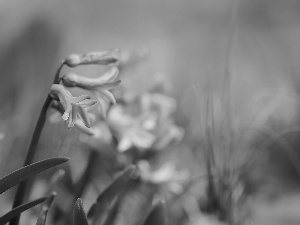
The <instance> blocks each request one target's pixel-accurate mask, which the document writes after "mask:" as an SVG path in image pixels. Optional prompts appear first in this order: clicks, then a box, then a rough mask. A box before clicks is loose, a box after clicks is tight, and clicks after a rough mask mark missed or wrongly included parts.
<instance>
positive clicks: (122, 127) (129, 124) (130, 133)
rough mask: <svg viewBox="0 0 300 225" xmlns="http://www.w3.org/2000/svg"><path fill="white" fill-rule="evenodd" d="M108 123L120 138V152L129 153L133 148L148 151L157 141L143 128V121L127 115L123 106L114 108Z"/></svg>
mask: <svg viewBox="0 0 300 225" xmlns="http://www.w3.org/2000/svg"><path fill="white" fill-rule="evenodd" d="M107 122H108V124H109V126H110V127H111V129H112V130H113V131H114V132H115V133H116V135H117V136H118V139H119V142H118V151H119V152H124V151H127V150H129V149H130V148H131V147H136V148H138V149H141V150H143V149H147V148H150V147H151V146H152V145H153V143H154V141H155V136H154V135H152V134H151V133H149V132H148V131H147V130H146V129H145V128H144V127H143V126H142V123H141V119H140V118H139V117H138V116H137V117H135V116H133V115H131V114H129V113H127V112H126V111H125V108H124V106H122V105H117V106H114V107H112V109H111V110H110V112H109V115H108V118H107Z"/></svg>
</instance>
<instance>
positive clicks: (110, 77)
mask: <svg viewBox="0 0 300 225" xmlns="http://www.w3.org/2000/svg"><path fill="white" fill-rule="evenodd" d="M118 75H119V70H118V68H117V67H111V68H110V69H108V70H107V71H106V72H105V73H104V74H103V75H102V76H100V77H96V78H89V77H84V76H79V75H77V74H74V73H70V74H66V75H64V76H62V78H61V81H62V83H63V84H64V86H66V87H80V88H82V89H86V90H90V91H92V92H93V93H94V94H95V96H96V98H97V100H98V102H99V105H100V108H101V111H102V114H103V115H104V117H105V115H106V108H107V106H106V104H107V103H106V102H107V101H108V102H112V103H113V104H115V103H116V100H115V97H114V96H113V94H112V93H111V92H110V91H109V90H111V89H113V88H114V87H116V86H117V85H118V84H120V83H121V81H120V80H116V78H117V77H118Z"/></svg>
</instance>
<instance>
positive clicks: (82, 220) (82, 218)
mask: <svg viewBox="0 0 300 225" xmlns="http://www.w3.org/2000/svg"><path fill="white" fill-rule="evenodd" d="M73 224H74V225H89V224H88V221H87V218H86V214H85V212H84V207H83V202H82V200H81V198H78V199H77V201H76V202H75V205H74V209H73Z"/></svg>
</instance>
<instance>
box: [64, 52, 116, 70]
mask: <svg viewBox="0 0 300 225" xmlns="http://www.w3.org/2000/svg"><path fill="white" fill-rule="evenodd" d="M118 61H119V54H118V49H113V50H108V51H101V52H90V53H86V54H72V55H69V56H68V57H67V58H66V59H65V60H64V63H65V64H66V65H67V66H69V67H76V66H79V65H90V64H99V65H109V64H112V63H116V62H118Z"/></svg>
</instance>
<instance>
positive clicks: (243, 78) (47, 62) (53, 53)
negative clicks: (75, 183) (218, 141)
mask: <svg viewBox="0 0 300 225" xmlns="http://www.w3.org/2000/svg"><path fill="white" fill-rule="evenodd" d="M0 36H1V38H0V69H1V72H0V74H1V75H0V76H1V81H0V104H1V108H0V138H1V139H0V148H1V150H0V175H1V177H3V176H4V175H5V174H8V173H10V172H11V171H13V170H15V169H17V168H19V167H20V166H21V165H22V162H23V158H24V156H25V150H26V147H27V144H28V142H29V139H30V136H31V134H32V132H33V129H34V125H35V123H36V120H37V117H38V115H39V112H40V109H41V106H42V103H43V101H44V99H45V97H46V95H47V93H48V90H49V88H50V85H51V82H52V80H53V76H54V73H55V70H56V68H57V66H58V65H59V63H60V62H61V60H62V59H64V58H65V56H67V55H69V54H71V53H85V52H91V51H99V50H106V49H112V48H118V49H119V50H120V51H121V52H126V51H129V52H130V51H141V49H142V51H143V50H144V51H146V52H147V54H149V57H147V59H146V60H143V61H142V62H141V63H140V65H139V66H137V67H134V68H133V69H130V70H125V71H124V73H121V74H120V79H121V80H122V78H123V77H124V80H122V85H124V86H126V87H127V88H128V89H130V90H131V91H132V92H134V93H143V92H144V90H147V89H149V88H150V87H151V85H152V83H153V82H155V77H157V76H159V75H160V74H163V75H164V76H165V77H166V78H167V79H168V80H169V82H170V84H171V86H172V87H173V89H172V92H171V93H170V95H171V96H172V97H174V98H175V99H176V101H177V111H176V113H175V118H176V121H177V124H178V125H180V126H182V127H184V129H185V137H184V141H183V142H184V143H183V144H182V145H181V147H178V149H177V150H176V151H174V152H173V153H172V154H171V156H169V155H168V157H173V158H174V160H175V161H176V160H177V163H178V164H179V165H181V166H182V168H187V169H188V170H190V171H191V173H192V174H193V176H195V177H196V176H197V174H198V175H201V174H203V173H205V171H204V169H203V168H204V167H205V166H204V165H202V164H201V157H200V158H199V159H196V160H195V158H193V156H192V153H191V152H192V150H190V149H191V148H192V145H194V142H195V139H197V137H198V135H199V132H200V133H201V131H200V130H201V129H202V128H201V126H203V123H202V122H201V119H199V118H201V116H202V114H203V112H205V110H204V109H205V107H206V103H205V102H206V100H205V96H208V95H210V94H212V95H213V96H214V103H213V104H214V106H215V114H216V118H215V122H216V127H217V132H218V131H220V132H221V130H218V127H219V126H220V127H221V125H222V124H224V123H226V121H225V122H224V120H227V119H228V118H227V117H226V116H225V117H224V116H222V115H221V114H222V109H223V108H226V107H224V104H226V99H225V100H224V99H223V97H224V89H226V88H229V91H230V98H229V99H230V104H231V112H230V117H231V119H230V120H231V121H230V122H231V123H232V126H233V129H234V130H235V131H236V132H237V133H238V134H241V133H242V132H244V130H243V128H242V127H243V126H242V124H252V125H253V126H254V127H255V128H254V129H253V130H252V131H251V132H250V133H251V134H250V136H251V140H250V144H249V142H247V152H246V155H247V156H246V158H243V162H245V161H252V160H253V161H254V165H255V166H254V167H253V170H252V169H251V170H249V171H247V172H248V173H247V177H250V178H249V182H250V183H251V188H252V186H253V188H252V189H253V190H255V191H253V192H255V194H253V195H251V209H252V210H251V211H252V216H251V220H249V221H248V224H251V223H252V222H253V223H252V224H264V225H265V224H266V225H267V224H279V225H280V224H281V225H282V224H299V223H300V216H299V215H300V214H299V206H300V193H299V190H300V189H299V188H300V185H299V184H300V183H299V175H300V152H299V147H300V139H299V129H298V128H299V92H300V80H299V72H300V64H299V62H298V61H299V58H300V41H299V40H300V2H299V1H297V0H285V1H282V0H251V1H250V0H185V1H183V0H152V1H146V0H126V1H124V0H102V1H97V0H87V1H79V0H64V1H58V0H52V1H46V0H32V1H26V2H25V1H21V0H13V1H7V0H0ZM76 71H77V72H78V73H79V74H87V75H91V76H95V75H97V74H98V73H100V72H101V71H102V70H101V68H99V67H97V66H91V67H82V68H78V69H77V70H76ZM122 76H123V77H122ZM228 78H229V79H228ZM228 81H229V84H228ZM158 82H159V81H158ZM226 85H227V86H226ZM225 92H226V90H225ZM203 96H204V97H203ZM203 98H204V100H203ZM266 126H268V129H271V132H266V133H264V132H260V131H258V130H260V129H261V130H266V128H265V127H266ZM222 129H225V131H224V132H226V128H224V127H223V128H222ZM222 132H223V130H222ZM270 133H271V136H272V140H273V141H269V139H270ZM74 135H75V136H76V135H77V134H76V132H75V134H74V131H70V130H68V129H67V128H66V127H65V126H64V124H51V123H47V124H46V126H45V128H44V131H43V135H42V137H41V141H40V149H41V150H40V151H39V153H38V156H37V160H38V159H43V158H45V157H54V156H57V155H64V156H70V157H71V163H72V162H73V163H74V162H76V163H79V164H78V165H80V162H81V161H83V162H82V164H83V166H82V167H84V165H85V163H86V157H84V156H82V155H83V153H80V152H79V153H78V152H77V153H76V154H75V153H74V152H73V153H72V149H73V148H74V145H72V142H73V141H72V137H73V138H74ZM236 139H239V136H236ZM283 140H284V144H282V142H283ZM235 141H236V143H237V144H236V146H237V147H236V149H235V151H236V152H237V154H238V156H237V158H238V159H240V158H242V157H243V156H240V155H241V154H240V153H239V152H243V154H244V150H243V149H244V145H243V143H242V144H241V143H239V140H235ZM266 141H269V143H268V144H265V148H264V149H261V148H260V147H257V146H260V144H261V143H264V142H266ZM191 142H193V144H191ZM277 142H280V144H278V143H277ZM75 147H76V146H75ZM62 149H63V150H62ZM72 154H73V155H74V156H73V157H72ZM249 154H250V156H249ZM221 155H222V154H221ZM253 155H255V157H256V156H257V155H258V157H256V158H255V157H254V156H253ZM217 157H218V156H217ZM220 157H222V156H220ZM247 157H249V158H247ZM81 159H82V160H81ZM74 170H76V169H74ZM77 170H79V171H80V167H79V168H77ZM249 187H250V184H249ZM13 193H14V190H12V191H11V193H8V194H6V195H2V196H1V198H0V201H3V202H7V201H8V202H9V201H10V199H11V198H12V196H13ZM9 207H10V206H9V205H8V207H6V208H5V210H6V209H8V208H9ZM3 210H4V209H3ZM5 210H4V211H5ZM0 212H1V210H0ZM250 221H251V222H250ZM24 224H25V223H24ZM190 224H192V223H190ZM195 224H201V223H197V222H195Z"/></svg>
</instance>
